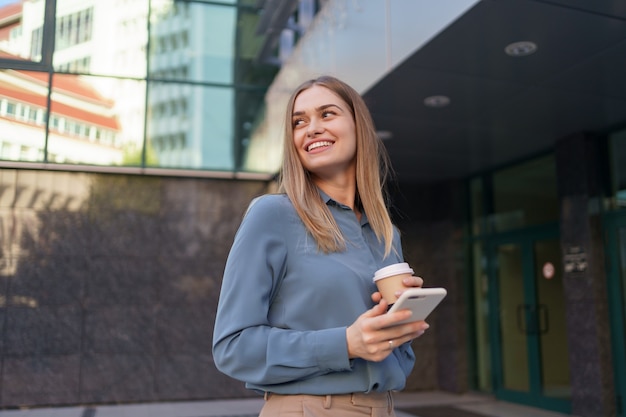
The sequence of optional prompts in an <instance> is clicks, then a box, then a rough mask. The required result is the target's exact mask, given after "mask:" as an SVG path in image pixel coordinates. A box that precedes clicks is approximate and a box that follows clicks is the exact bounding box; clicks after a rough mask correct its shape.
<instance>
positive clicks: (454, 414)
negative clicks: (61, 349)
mask: <svg viewBox="0 0 626 417" xmlns="http://www.w3.org/2000/svg"><path fill="white" fill-rule="evenodd" d="M394 398H395V404H396V414H397V416H398V417H476V416H480V417H567V416H569V415H566V414H559V413H553V412H548V411H544V410H539V409H536V408H531V407H525V406H521V405H517V404H511V403H504V402H501V401H496V400H494V399H493V398H492V397H489V396H483V395H478V394H464V395H455V394H449V393H445V392H419V393H405V392H402V393H398V394H396V395H395V396H394ZM262 406H263V399H262V398H259V399H249V398H248V399H241V400H220V401H194V402H175V403H157V404H131V405H106V406H94V407H62V408H60V407H56V408H39V409H23V410H0V417H256V416H257V415H258V413H259V410H260V409H261V407H262ZM420 410H421V411H420ZM420 412H421V414H420Z"/></svg>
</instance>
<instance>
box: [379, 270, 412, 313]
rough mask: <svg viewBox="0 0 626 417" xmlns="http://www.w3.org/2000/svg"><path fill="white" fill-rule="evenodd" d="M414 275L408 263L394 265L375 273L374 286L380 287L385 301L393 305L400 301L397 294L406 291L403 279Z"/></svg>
mask: <svg viewBox="0 0 626 417" xmlns="http://www.w3.org/2000/svg"><path fill="white" fill-rule="evenodd" d="M412 275H413V270H412V269H411V267H410V266H409V264H408V263H406V262H401V263H397V264H392V265H389V266H386V267H384V268H381V269H379V270H378V271H376V272H375V273H374V284H376V286H377V287H378V291H379V292H380V293H381V294H382V296H383V298H384V299H385V301H387V303H389V304H390V305H391V304H393V303H395V302H396V300H397V299H398V297H396V292H398V291H403V290H405V289H406V287H405V286H404V284H403V283H402V279H403V278H404V277H407V276H408V277H410V276H412Z"/></svg>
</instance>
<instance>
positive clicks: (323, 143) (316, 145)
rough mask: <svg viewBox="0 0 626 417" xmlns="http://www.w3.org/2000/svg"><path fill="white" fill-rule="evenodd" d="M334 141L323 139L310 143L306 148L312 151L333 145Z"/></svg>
mask: <svg viewBox="0 0 626 417" xmlns="http://www.w3.org/2000/svg"><path fill="white" fill-rule="evenodd" d="M332 144H333V142H330V141H327V140H322V141H320V142H314V143H312V144H310V145H309V147H308V148H306V151H307V152H311V151H312V150H314V149H318V148H327V147H329V146H332Z"/></svg>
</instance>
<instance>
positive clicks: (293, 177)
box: [213, 76, 428, 417]
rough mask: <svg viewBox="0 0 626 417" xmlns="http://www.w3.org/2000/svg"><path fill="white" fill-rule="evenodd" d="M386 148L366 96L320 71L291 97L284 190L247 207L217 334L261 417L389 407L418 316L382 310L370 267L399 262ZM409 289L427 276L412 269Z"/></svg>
mask: <svg viewBox="0 0 626 417" xmlns="http://www.w3.org/2000/svg"><path fill="white" fill-rule="evenodd" d="M387 168H388V163H387V155H386V152H385V150H384V147H383V145H382V143H381V142H380V139H379V138H378V137H377V135H376V131H375V129H374V125H373V122H372V119H371V116H370V113H369V110H368V109H367V107H366V105H365V103H364V102H363V99H362V98H361V96H360V95H359V94H358V93H357V92H356V91H355V90H354V89H352V88H351V87H350V86H348V85H347V84H345V83H344V82H342V81H340V80H338V79H336V78H333V77H330V76H323V77H320V78H317V79H315V80H310V81H307V82H305V83H304V84H302V85H301V86H300V87H299V88H298V89H296V91H295V92H294V93H293V95H292V97H291V99H290V101H289V104H288V106H287V114H286V129H285V143H284V157H283V166H282V170H281V178H280V190H281V193H280V194H276V195H266V196H263V197H260V198H257V199H256V200H255V201H253V203H252V204H251V205H250V207H249V209H248V212H247V213H246V215H245V217H244V219H243V221H242V224H241V226H240V228H239V230H238V232H237V235H236V237H235V241H234V243H233V246H232V248H231V252H230V255H229V257H228V261H227V263H226V269H225V272H224V280H223V284H222V290H221V294H220V301H219V306H218V311H217V317H216V322H215V329H214V338H213V356H214V360H215V364H216V366H217V367H218V369H219V370H220V371H222V372H224V373H225V374H227V375H230V376H231V377H233V378H236V379H239V380H241V381H245V382H246V386H247V387H248V388H250V389H253V390H256V391H259V392H262V393H265V398H266V400H267V401H266V403H265V406H264V408H263V410H262V412H261V416H268V417H269V416H271V417H277V416H305V415H306V416H342V417H348V416H353V415H354V416H361V415H367V416H370V415H376V416H394V415H395V414H394V411H393V400H392V397H391V392H392V391H397V390H401V389H403V388H404V386H405V382H406V377H407V376H408V375H409V373H410V371H411V369H412V367H413V364H414V359H415V357H414V354H413V351H412V349H411V346H410V342H411V340H413V339H415V338H416V337H419V336H420V335H422V334H423V333H424V331H425V330H426V329H427V328H428V325H427V324H426V323H425V322H423V321H417V322H413V323H410V324H401V325H397V323H398V322H399V321H402V320H404V319H406V318H407V317H408V316H410V312H409V311H408V310H404V311H399V312H396V313H393V314H386V312H387V307H388V306H387V303H386V302H385V301H384V300H382V297H381V296H380V293H378V292H377V291H376V287H375V285H374V284H373V283H372V277H373V276H374V272H375V271H376V270H377V269H379V268H381V267H384V266H387V265H390V264H393V263H397V262H403V257H402V247H401V241H400V236H399V233H398V231H397V230H396V229H395V227H394V226H393V225H392V223H391V220H390V217H389V213H388V209H387V206H386V204H385V199H384V193H383V191H382V190H383V188H384V185H385V180H386V175H387ZM404 284H405V285H406V286H407V287H417V286H421V285H422V279H421V278H419V277H411V278H406V281H405V282H404Z"/></svg>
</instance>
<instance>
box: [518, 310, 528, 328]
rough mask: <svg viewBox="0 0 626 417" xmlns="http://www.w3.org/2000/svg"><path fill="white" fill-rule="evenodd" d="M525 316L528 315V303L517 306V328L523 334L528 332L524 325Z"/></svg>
mask: <svg viewBox="0 0 626 417" xmlns="http://www.w3.org/2000/svg"><path fill="white" fill-rule="evenodd" d="M525 316H526V305H525V304H519V305H518V306H517V330H519V331H520V333H523V334H526V333H528V329H527V328H526V326H525V325H524V323H525V322H526V317H525Z"/></svg>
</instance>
